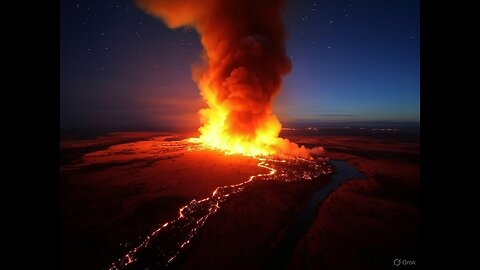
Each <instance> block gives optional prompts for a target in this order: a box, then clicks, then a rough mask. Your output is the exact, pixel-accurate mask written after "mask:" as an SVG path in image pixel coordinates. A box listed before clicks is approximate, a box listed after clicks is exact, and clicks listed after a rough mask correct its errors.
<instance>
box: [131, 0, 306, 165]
mask: <svg viewBox="0 0 480 270" xmlns="http://www.w3.org/2000/svg"><path fill="white" fill-rule="evenodd" d="M137 4H138V6H139V7H140V8H142V9H144V10H145V11H146V12H147V13H150V14H152V15H154V16H156V17H159V18H161V19H162V20H164V21H165V23H166V24H167V25H168V26H169V27H170V28H178V27H191V28H193V29H195V30H196V31H198V33H199V34H200V37H201V43H202V45H203V47H204V50H205V51H204V54H203V55H202V59H203V64H201V65H196V66H194V68H193V79H194V80H195V81H196V82H197V84H198V87H199V89H200V93H201V96H202V97H203V99H204V100H205V102H206V104H207V105H208V108H205V109H202V110H201V111H200V112H199V114H200V121H201V123H202V127H200V128H199V131H200V133H201V135H200V137H199V138H198V141H199V142H201V143H203V144H205V145H207V146H209V147H213V148H217V149H221V150H223V151H224V152H226V153H230V154H235V153H239V154H243V155H247V156H258V155H271V154H285V155H291V156H301V157H309V154H308V150H307V149H306V148H304V147H298V145H296V144H295V143H293V142H290V141H289V140H287V139H282V138H279V137H278V135H279V133H280V130H281V128H282V126H281V124H280V121H279V120H278V118H277V117H276V116H275V115H274V114H273V112H272V101H273V98H274V97H275V96H276V95H277V94H278V93H279V91H280V89H281V85H282V76H284V75H286V74H287V73H289V72H290V70H291V62H290V60H289V58H288V57H287V56H286V50H285V31H284V27H283V24H282V20H281V15H282V14H281V12H282V8H283V1H282V0H263V1H256V0H255V1H246V0H228V1H225V0H205V1H198V0H137Z"/></svg>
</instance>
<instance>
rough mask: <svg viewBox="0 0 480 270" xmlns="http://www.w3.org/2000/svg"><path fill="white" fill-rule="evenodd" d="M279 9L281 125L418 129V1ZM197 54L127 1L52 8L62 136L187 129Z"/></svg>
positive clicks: (194, 45) (294, 0)
mask: <svg viewBox="0 0 480 270" xmlns="http://www.w3.org/2000/svg"><path fill="white" fill-rule="evenodd" d="M286 2H287V4H286V9H285V14H284V22H285V28H286V30H287V32H288V40H287V50H288V55H289V56H290V57H291V59H292V64H293V69H292V72H291V73H290V74H289V75H287V76H286V77H285V79H284V86H283V90H282V92H281V94H280V95H279V96H278V97H277V98H276V100H275V104H274V112H275V113H276V114H277V115H278V116H279V118H280V121H281V122H282V123H283V124H284V126H288V125H293V124H298V123H327V124H328V123H338V122H419V119H420V35H419V34H420V25H419V24H420V11H419V1H418V0H417V1H415V0H382V1H381V0H368V1H365V0H358V1H356V0H350V1H341V0H324V1H320V0H317V1H312V0H309V1H306V0H302V1H298V0H287V1H286ZM201 51H202V47H201V44H200V42H199V37H198V35H197V33H196V32H195V31H193V30H188V29H177V30H171V29H168V28H167V27H166V26H165V25H164V23H163V22H161V21H160V20H158V19H155V18H153V17H151V16H149V15H147V14H145V13H144V12H143V11H141V10H140V9H138V8H137V7H136V6H135V4H134V2H133V1H130V0H118V1H98V0H97V1H93V0H83V1H70V0H63V1H61V9H60V125H61V128H62V130H135V129H137V130H145V129H155V130H162V129H172V128H177V129H191V130H194V129H196V128H197V127H198V126H199V121H198V117H197V111H198V110H199V109H200V108H203V107H206V105H205V104H204V102H203V101H202V100H201V98H200V94H199V91H198V88H197V86H196V84H195V83H194V82H193V81H192V79H191V65H192V64H194V63H196V62H198V61H199V54H200V52H201Z"/></svg>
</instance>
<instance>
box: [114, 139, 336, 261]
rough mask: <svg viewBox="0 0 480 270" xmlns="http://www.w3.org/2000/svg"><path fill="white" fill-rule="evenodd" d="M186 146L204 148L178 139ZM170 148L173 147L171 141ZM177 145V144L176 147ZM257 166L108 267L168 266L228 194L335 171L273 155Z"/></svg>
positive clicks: (194, 203) (308, 161)
mask: <svg viewBox="0 0 480 270" xmlns="http://www.w3.org/2000/svg"><path fill="white" fill-rule="evenodd" d="M178 144H179V145H183V147H184V148H185V149H188V150H190V151H198V150H202V149H205V147H204V146H203V145H202V144H200V143H192V142H191V140H184V141H180V142H178ZM168 145H169V146H168V147H174V145H173V144H172V143H169V144H168ZM175 147H178V146H175ZM255 158H256V159H257V160H258V161H259V163H258V166H259V167H261V168H264V169H266V170H267V173H261V174H257V175H252V176H250V177H249V178H248V180H246V181H245V182H242V183H239V184H235V185H227V186H222V187H217V188H216V189H215V190H214V191H213V192H212V194H211V196H210V197H207V198H204V199H202V200H195V199H194V200H192V201H190V203H188V204H187V205H185V206H183V207H181V208H180V210H179V216H178V217H177V218H176V219H175V220H172V221H169V222H166V223H164V224H161V225H159V227H158V228H157V229H155V230H154V231H153V232H152V233H150V234H149V235H148V236H146V237H145V238H144V239H143V240H142V241H141V242H140V243H139V244H137V245H136V246H135V247H134V248H131V249H130V251H128V252H127V253H126V254H125V255H124V256H123V257H122V258H120V259H119V260H117V261H116V262H114V263H113V264H112V265H111V266H110V267H109V269H146V268H148V267H150V266H157V267H166V266H168V265H169V264H171V263H172V262H173V261H174V260H175V258H177V256H178V255H179V254H180V253H181V252H182V250H184V249H185V248H186V247H187V246H188V244H189V243H190V241H191V240H192V238H193V237H194V236H195V235H196V234H197V233H198V231H199V230H200V228H202V226H203V225H204V224H205V222H206V220H207V219H208V218H209V217H210V216H211V215H212V214H214V213H215V212H217V211H218V210H219V209H220V207H221V204H222V203H223V202H225V201H226V200H227V198H228V197H229V196H232V195H234V194H237V193H239V192H241V191H242V190H243V189H244V188H245V186H246V185H247V184H248V183H250V182H252V181H254V180H255V181H258V180H274V181H283V182H291V181H302V180H313V179H315V178H317V177H320V176H325V175H330V174H332V173H333V172H334V167H332V166H331V165H330V164H329V163H328V162H327V161H326V160H323V159H317V160H313V159H304V158H285V159H282V158H279V157H274V156H268V157H267V156H264V157H260V156H258V157H255Z"/></svg>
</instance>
